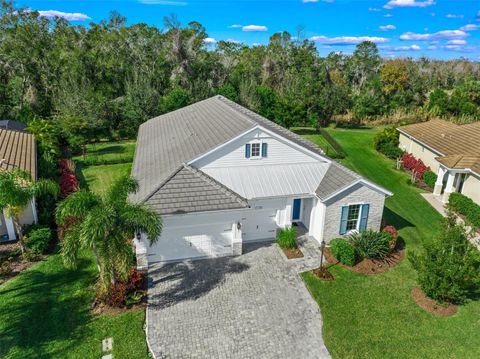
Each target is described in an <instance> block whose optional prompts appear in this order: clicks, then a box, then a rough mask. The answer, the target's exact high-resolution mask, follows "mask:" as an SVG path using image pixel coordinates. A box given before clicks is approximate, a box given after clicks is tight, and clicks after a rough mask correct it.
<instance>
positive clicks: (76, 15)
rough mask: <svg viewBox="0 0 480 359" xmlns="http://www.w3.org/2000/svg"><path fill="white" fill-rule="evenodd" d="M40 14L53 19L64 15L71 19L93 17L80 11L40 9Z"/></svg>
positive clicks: (77, 19) (79, 19) (81, 19)
mask: <svg viewBox="0 0 480 359" xmlns="http://www.w3.org/2000/svg"><path fill="white" fill-rule="evenodd" d="M38 13H39V14H40V16H42V17H46V18H48V19H53V18H54V17H62V18H64V19H66V20H69V21H83V20H90V19H91V17H90V16H88V15H86V14H82V13H80V12H63V11H57V10H40V11H38Z"/></svg>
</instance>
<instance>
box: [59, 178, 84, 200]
mask: <svg viewBox="0 0 480 359" xmlns="http://www.w3.org/2000/svg"><path fill="white" fill-rule="evenodd" d="M79 189H80V182H79V181H78V179H77V177H75V175H74V174H73V173H68V172H64V173H62V175H61V176H60V197H61V198H66V197H68V195H69V194H72V193H73V192H75V191H78V190H79Z"/></svg>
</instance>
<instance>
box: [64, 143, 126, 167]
mask: <svg viewBox="0 0 480 359" xmlns="http://www.w3.org/2000/svg"><path fill="white" fill-rule="evenodd" d="M134 154H135V141H117V142H98V143H89V144H88V145H87V146H86V154H85V156H83V155H78V156H74V157H73V160H75V161H76V162H80V163H84V164H86V165H95V164H108V163H110V164H111V163H130V162H132V161H133V156H134Z"/></svg>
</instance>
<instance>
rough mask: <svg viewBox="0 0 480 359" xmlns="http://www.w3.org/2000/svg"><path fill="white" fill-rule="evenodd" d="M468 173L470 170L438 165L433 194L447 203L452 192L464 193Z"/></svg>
mask: <svg viewBox="0 0 480 359" xmlns="http://www.w3.org/2000/svg"><path fill="white" fill-rule="evenodd" d="M467 175H468V170H462V169H450V168H447V167H445V166H443V165H440V166H439V167H438V172H437V181H436V182H435V187H434V190H433V194H434V195H435V196H436V197H437V198H439V199H440V200H441V201H442V202H443V203H447V202H448V198H449V197H450V194H451V193H453V192H459V193H462V190H463V185H464V183H465V179H466V178H467Z"/></svg>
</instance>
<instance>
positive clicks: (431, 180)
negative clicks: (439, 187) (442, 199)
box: [423, 171, 437, 188]
mask: <svg viewBox="0 0 480 359" xmlns="http://www.w3.org/2000/svg"><path fill="white" fill-rule="evenodd" d="M423 182H425V184H426V185H427V186H428V187H430V188H434V187H435V182H437V175H436V174H435V172H432V171H425V173H424V174H423Z"/></svg>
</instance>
